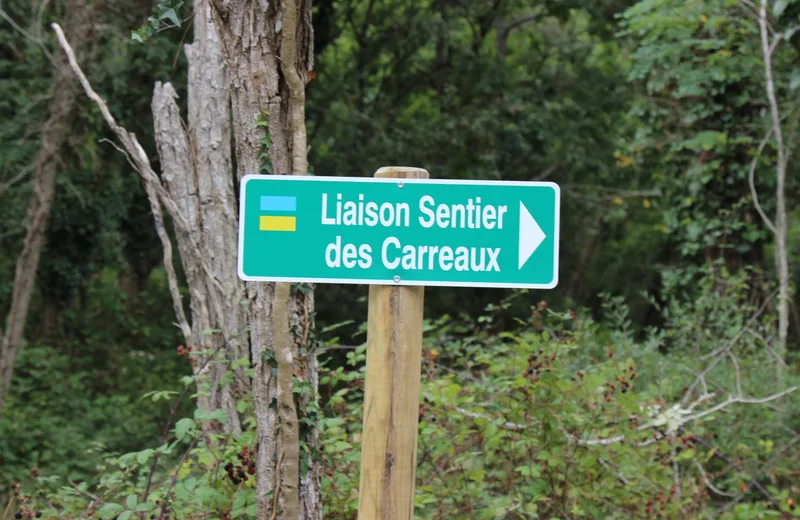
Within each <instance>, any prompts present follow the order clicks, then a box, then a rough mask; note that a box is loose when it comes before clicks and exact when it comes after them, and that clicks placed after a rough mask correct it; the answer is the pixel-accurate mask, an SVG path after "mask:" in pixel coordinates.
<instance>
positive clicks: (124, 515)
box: [117, 511, 133, 520]
mask: <svg viewBox="0 0 800 520" xmlns="http://www.w3.org/2000/svg"><path fill="white" fill-rule="evenodd" d="M131 515H133V511H123V512H122V513H120V515H119V516H118V517H117V520H128V519H129V518H130V517H131Z"/></svg>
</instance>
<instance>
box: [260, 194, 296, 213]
mask: <svg viewBox="0 0 800 520" xmlns="http://www.w3.org/2000/svg"><path fill="white" fill-rule="evenodd" d="M261 211H297V197H277V196H270V195H262V196H261Z"/></svg>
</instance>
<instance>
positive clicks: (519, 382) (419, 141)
mask: <svg viewBox="0 0 800 520" xmlns="http://www.w3.org/2000/svg"><path fill="white" fill-rule="evenodd" d="M86 5H87V6H88V7H87V12H88V13H89V16H90V22H89V23H88V24H87V26H86V27H87V29H86V30H85V31H83V32H82V33H80V34H81V36H80V38H79V39H77V40H76V39H75V38H72V39H71V43H72V44H73V45H74V46H80V48H81V49H82V50H81V56H82V60H81V62H82V63H83V69H84V71H85V72H86V74H87V76H88V78H89V80H90V82H91V84H92V85H93V87H94V89H95V90H96V91H97V92H98V93H100V95H101V96H103V98H104V99H105V100H106V101H107V102H108V105H109V109H110V111H111V113H113V115H114V117H115V118H117V120H118V121H120V122H121V123H122V124H124V125H125V126H126V128H128V130H130V131H132V132H134V133H135V134H136V136H138V139H139V142H141V144H142V146H143V148H144V149H145V151H146V152H147V155H148V156H149V157H151V158H153V159H152V160H153V163H154V167H155V168H156V170H158V168H159V167H160V166H161V165H160V164H159V161H158V157H159V154H158V150H157V146H156V138H155V131H154V127H153V120H152V117H151V115H150V110H151V108H150V107H151V100H152V98H153V86H154V84H155V83H156V82H158V81H162V82H165V81H169V82H171V83H172V85H173V86H174V87H175V89H176V91H177V94H178V103H179V104H180V106H181V108H182V109H185V106H186V105H185V104H186V98H187V95H186V89H187V74H186V56H185V53H184V52H183V51H182V46H183V44H184V42H188V41H191V35H192V30H193V28H192V24H191V18H192V12H193V11H192V6H191V5H187V4H184V3H183V2H180V1H177V0H161V1H160V2H159V3H154V2H151V1H145V0H94V1H92V2H88V3H87V4H86ZM71 9H72V4H71V3H70V2H69V1H64V2H61V1H50V2H48V1H46V0H45V1H39V2H37V1H33V0H31V1H28V0H6V1H4V2H2V3H0V15H2V22H0V78H2V82H0V112H1V113H2V114H3V117H2V126H0V316H3V317H5V316H6V315H7V314H8V312H9V309H10V307H11V302H12V295H13V290H14V280H15V269H16V267H17V265H18V262H20V261H21V260H20V252H21V251H22V250H23V242H24V240H25V237H26V230H27V229H28V227H29V225H30V220H31V218H30V214H29V209H28V208H29V205H30V201H31V199H32V197H33V193H34V188H35V182H34V180H33V178H34V172H35V171H36V169H37V165H38V164H40V161H41V159H40V158H39V157H40V156H41V153H42V149H43V148H46V146H47V143H46V137H45V136H46V135H47V132H48V124H47V122H48V121H51V120H52V117H53V107H54V106H57V105H55V104H54V103H53V100H54V99H58V96H59V93H63V92H64V91H65V89H66V91H69V92H71V93H72V95H74V96H75V101H74V109H73V110H71V111H70V113H69V114H68V116H67V118H66V119H65V121H66V127H67V132H66V134H65V138H64V139H63V142H62V143H60V145H59V146H57V147H56V148H55V149H53V150H50V151H49V155H48V159H47V160H48V161H52V162H53V164H54V165H55V167H54V172H55V180H54V192H53V193H54V198H53V203H52V209H51V211H50V214H49V216H48V218H47V219H46V231H45V235H44V248H43V250H42V253H41V259H40V261H39V263H38V269H37V275H36V285H35V290H34V291H33V298H32V301H31V306H30V311H29V313H28V316H27V319H26V321H25V324H24V327H25V328H24V339H25V341H24V348H23V349H21V351H20V355H19V357H18V358H17V359H16V361H15V364H14V372H13V379H11V383H10V390H9V392H8V398H7V402H6V403H5V409H4V411H3V412H2V415H0V499H2V500H0V514H2V515H5V516H0V518H3V519H4V520H5V518H11V517H12V516H13V513H14V512H16V511H18V507H22V506H18V505H14V506H13V507H11V503H12V502H14V500H15V497H16V498H17V499H21V498H23V497H24V496H26V495H30V496H31V498H30V499H28V500H27V501H26V502H25V505H24V507H25V508H27V509H19V511H23V510H24V511H26V512H30V513H31V514H33V512H34V511H42V512H45V514H47V515H58V516H61V517H68V518H73V517H74V518H78V517H85V516H86V515H87V514H88V513H90V512H91V513H92V514H93V515H97V516H99V517H102V518H112V517H122V516H123V515H124V518H121V519H120V520H125V519H126V518H128V517H130V516H132V515H141V516H142V517H143V518H144V517H145V516H148V515H150V514H151V513H150V512H151V511H153V510H156V508H157V507H161V502H158V503H156V500H157V499H158V500H166V499H168V500H170V501H171V503H173V504H180V505H173V506H172V509H173V511H172V513H170V514H174V515H176V516H177V517H179V518H190V517H198V518H199V517H200V516H196V515H201V516H203V515H211V516H210V517H211V518H231V517H242V518H252V517H255V516H256V514H257V508H256V503H257V502H258V499H257V498H256V497H255V496H254V494H255V491H254V488H253V486H252V485H248V484H247V483H246V482H244V483H242V482H236V480H237V479H236V478H233V479H229V478H228V476H226V475H225V474H224V472H223V471H220V472H219V473H216V474H209V472H207V471H203V470H202V468H204V467H208V466H209V465H210V466H214V467H217V466H219V467H224V466H223V463H224V462H226V461H227V462H230V461H235V460H236V457H237V455H236V454H237V453H241V449H242V447H246V446H251V447H252V446H253V438H254V437H253V435H254V433H253V430H254V429H255V427H256V426H255V424H252V423H248V422H247V421H245V422H244V423H243V425H242V426H243V430H244V431H243V432H242V433H241V434H240V435H239V436H238V437H237V439H232V438H229V439H227V440H226V441H225V442H229V444H226V445H225V446H227V448H226V450H227V451H225V453H224V454H219V453H212V452H213V450H211V449H210V448H208V449H206V450H205V451H204V450H203V449H201V448H200V447H198V445H197V443H196V442H195V440H194V439H196V437H193V435H198V434H196V430H197V428H198V425H199V424H200V423H201V422H202V421H203V420H204V418H203V417H198V416H197V414H195V407H196V403H195V401H194V399H193V398H192V396H191V395H188V396H187V395H186V392H185V391H184V390H185V389H186V388H190V387H191V385H190V383H191V381H192V378H191V375H192V368H191V366H190V364H189V363H188V362H187V360H186V357H187V355H186V351H185V350H184V349H183V345H182V344H183V343H184V341H183V338H182V336H181V331H180V330H179V328H178V327H176V326H175V313H174V310H173V303H172V300H171V298H170V291H169V287H168V276H167V273H166V272H165V269H164V266H163V263H162V260H163V257H162V243H161V242H160V240H159V237H158V235H157V233H156V228H155V227H154V225H153V216H152V213H151V206H150V203H149V202H148V197H147V194H146V192H145V189H143V186H142V182H141V179H140V177H139V176H138V175H137V174H136V173H135V172H134V171H133V170H132V168H131V165H130V164H129V163H128V161H127V160H126V157H125V155H124V154H123V153H121V152H120V151H119V150H118V149H117V148H116V146H115V145H114V142H115V138H114V135H113V133H112V132H111V130H110V129H109V128H108V126H107V125H106V122H105V121H104V120H103V118H102V117H101V115H100V112H99V111H98V110H97V108H96V106H95V105H94V104H93V103H91V102H90V101H89V100H88V99H87V98H86V97H85V96H84V95H83V93H82V92H81V91H80V86H79V85H78V84H77V83H76V82H72V81H70V80H67V79H66V78H65V77H64V76H63V74H62V73H61V72H59V70H58V68H57V67H56V66H55V63H54V60H57V59H59V58H58V57H59V56H60V55H61V53H62V50H61V49H60V48H59V45H58V42H57V41H56V38H55V34H54V33H53V31H52V30H51V29H50V25H49V24H50V23H51V22H58V23H62V24H63V23H64V20H65V19H67V18H68V17H69V16H70V12H71V11H70V10H71ZM148 17H149V19H148ZM313 25H314V70H313V74H309V79H308V83H307V85H306V96H307V103H306V112H305V113H306V124H307V128H308V143H309V155H308V159H309V165H310V167H309V170H310V171H311V172H313V173H314V174H316V175H325V176H332V175H336V176H359V177H368V176H371V175H372V173H373V172H374V171H375V170H376V169H377V168H379V167H381V166H386V165H393V164H404V165H409V166H418V167H424V168H426V169H427V170H428V171H429V172H430V173H431V176H432V177H435V178H445V179H485V180H515V181H535V180H548V181H553V182H556V183H558V184H559V185H560V186H561V189H562V196H563V199H562V210H561V212H562V217H561V226H562V228H561V237H562V238H561V244H560V250H561V253H560V272H561V276H560V283H559V285H558V287H557V288H556V289H554V290H552V291H507V290H499V289H456V288H429V289H427V290H426V295H425V317H426V335H425V352H424V356H425V357H424V365H423V405H422V407H421V410H420V446H419V454H418V465H419V470H418V478H417V482H418V484H417V488H418V489H417V496H416V503H417V516H418V517H419V518H445V517H449V518H655V517H662V516H663V517H665V518H767V517H776V518H791V517H798V516H800V510H798V509H796V506H795V503H794V501H795V500H800V497H798V495H800V484H798V482H800V480H799V477H800V469H798V468H800V414H798V411H797V410H798V409H800V408H798V404H800V398H798V394H799V393H798V392H794V390H795V389H796V387H795V386H794V385H796V384H797V382H798V380H799V379H800V377H798V371H799V369H800V357H798V352H800V309H798V307H797V305H796V304H795V295H796V289H795V288H796V281H797V280H798V279H800V223H798V222H800V221H799V220H798V217H799V216H800V215H798V209H799V208H798V205H797V203H796V201H797V200H800V199H798V195H799V194H798V187H799V186H798V182H797V180H796V175H794V172H795V171H796V165H797V160H796V157H795V155H794V154H792V151H793V149H794V146H795V145H796V142H797V122H798V115H799V113H798V108H800V103H798V99H799V98H798V93H799V92H800V90H799V89H800V34H798V33H797V29H798V28H800V2H798V1H793V0H774V1H773V0H770V1H769V2H766V1H764V2H759V1H758V0H753V1H750V0H640V1H638V2H634V1H631V0H606V1H599V0H563V1H555V0H553V1H550V0H491V1H490V0H384V1H379V0H319V1H316V2H315V3H314V6H313ZM68 36H71V35H69V34H68ZM51 130H52V129H51ZM264 144H265V147H268V146H270V143H269V142H265V143H264ZM263 173H266V172H263ZM755 194H757V198H754V195H755ZM168 223H169V220H168ZM168 230H169V231H170V232H172V231H171V230H172V227H170V226H168ZM173 240H174V237H173ZM230 254H231V255H235V251H231V252H230ZM285 254H291V255H301V254H303V252H302V251H287V252H285ZM175 265H176V268H177V269H178V270H179V276H180V277H181V280H183V278H182V277H183V273H182V271H181V263H180V262H178V261H176V262H175ZM181 290H182V291H183V292H184V294H185V295H188V291H187V289H186V287H185V284H184V283H183V282H182V284H181ZM365 296H366V287H362V286H344V285H319V286H317V287H316V288H315V297H316V307H315V312H314V319H315V321H316V325H317V327H316V332H315V333H314V341H315V342H316V343H315V344H316V347H317V356H318V358H319V360H320V381H319V382H320V386H319V395H318V396H317V397H318V403H319V411H320V413H319V415H318V416H317V417H316V421H317V424H318V426H319V435H320V449H319V453H315V456H314V457H313V464H315V465H317V466H318V470H319V471H320V479H321V489H322V504H323V508H324V514H325V516H327V517H329V518H355V516H354V515H355V511H356V508H357V490H358V454H359V448H360V445H359V438H360V437H359V432H360V427H361V423H360V420H361V403H362V399H363V366H364V346H363V343H364V341H365V335H364V334H365V327H364V321H365V319H366V298H365ZM3 321H5V320H3ZM3 326H4V327H3V328H4V329H5V330H8V324H7V323H3ZM179 345H180V348H179ZM176 349H178V350H177V351H176ZM245 364H246V363H245ZM187 377H188V382H187ZM190 394H191V392H190ZM248 402H249V398H248V396H246V395H245V396H242V400H241V401H240V402H239V403H238V404H237V406H239V407H240V408H239V412H240V413H242V414H243V415H244V416H247V414H248V411H249V409H248V408H247V407H248V404H247V403H248ZM205 419H207V418H205ZM165 446H166V447H168V449H167V448H165ZM159 450H161V451H159ZM209 450H210V451H209ZM244 453H245V454H246V453H247V450H245V451H244ZM162 455H163V456H162ZM241 458H242V457H239V459H240V460H241ZM245 458H246V456H245ZM153 482H155V484H153ZM17 483H19V484H20V485H21V488H16V487H14V486H15V484H17ZM151 485H153V486H154V487H155V488H156V489H160V492H161V493H162V494H161V495H158V493H156V492H153V493H151V492H150V488H151ZM17 489H19V490H18V491H16V490H17ZM164 493H166V494H164ZM170 493H174V494H175V495H174V496H170ZM7 500H8V503H9V506H10V507H9V508H7V509H6V510H5V512H3V507H4V506H5V504H6V503H7ZM18 501H19V500H18ZM15 504H16V503H15ZM161 514H162V515H163V514H164V509H163V508H162V509H161ZM193 515H195V516H193ZM206 518H208V516H206Z"/></svg>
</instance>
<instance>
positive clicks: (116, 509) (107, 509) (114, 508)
mask: <svg viewBox="0 0 800 520" xmlns="http://www.w3.org/2000/svg"><path fill="white" fill-rule="evenodd" d="M124 510H125V508H124V507H122V506H121V505H119V504H114V503H111V502H106V503H105V504H103V507H101V508H100V509H99V510H98V511H97V512H98V513H99V515H100V517H102V518H105V517H107V516H108V517H112V516H116V515H118V514H119V513H121V512H122V511H124Z"/></svg>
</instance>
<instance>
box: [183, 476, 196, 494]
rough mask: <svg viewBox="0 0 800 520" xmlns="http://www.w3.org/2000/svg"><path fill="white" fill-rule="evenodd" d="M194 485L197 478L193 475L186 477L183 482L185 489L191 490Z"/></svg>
mask: <svg viewBox="0 0 800 520" xmlns="http://www.w3.org/2000/svg"><path fill="white" fill-rule="evenodd" d="M196 485H197V479H196V478H194V477H192V478H187V479H186V481H185V482H184V483H183V487H184V488H186V491H191V490H193V489H194V488H195V486H196Z"/></svg>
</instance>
